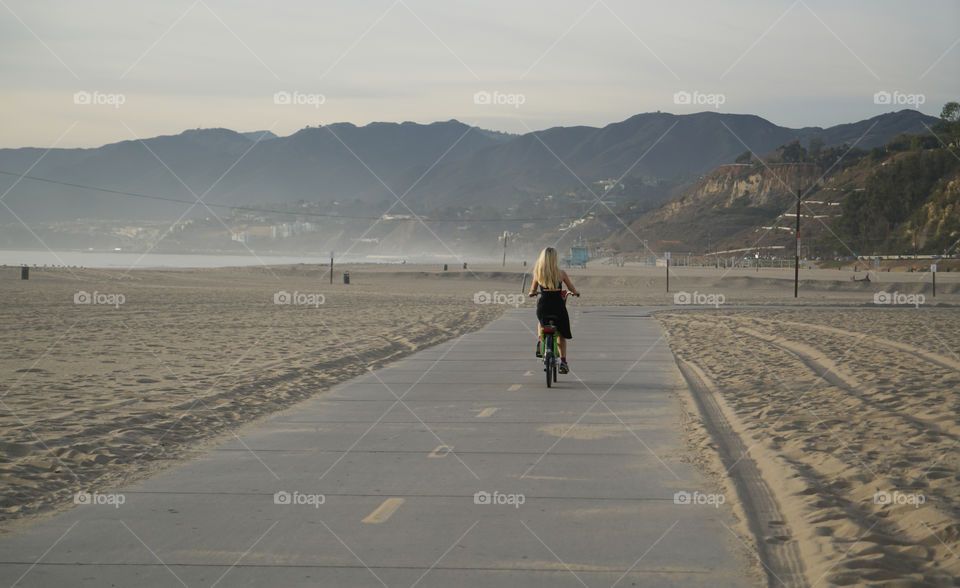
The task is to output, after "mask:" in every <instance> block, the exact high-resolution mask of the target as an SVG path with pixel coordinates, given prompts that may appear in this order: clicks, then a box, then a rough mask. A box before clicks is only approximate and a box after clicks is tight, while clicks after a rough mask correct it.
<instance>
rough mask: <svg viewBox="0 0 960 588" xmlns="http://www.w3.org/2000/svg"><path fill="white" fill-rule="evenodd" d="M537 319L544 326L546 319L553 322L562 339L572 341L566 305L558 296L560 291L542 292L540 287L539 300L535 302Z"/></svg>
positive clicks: (561, 297) (560, 296)
mask: <svg viewBox="0 0 960 588" xmlns="http://www.w3.org/2000/svg"><path fill="white" fill-rule="evenodd" d="M537 319H538V320H539V321H540V324H541V325H545V324H547V322H548V319H552V320H553V324H554V325H556V327H557V331H559V332H560V336H561V337H563V338H564V339H573V333H571V332H570V316H569V315H568V314H567V305H566V303H565V302H564V300H563V296H562V295H561V294H560V290H544V289H543V286H540V298H539V299H538V300H537Z"/></svg>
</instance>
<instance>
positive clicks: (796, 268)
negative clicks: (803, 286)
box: [793, 188, 802, 298]
mask: <svg viewBox="0 0 960 588" xmlns="http://www.w3.org/2000/svg"><path fill="white" fill-rule="evenodd" d="M801 198H802V195H801V193H800V188H797V256H796V258H795V260H794V263H793V297H794V298H796V297H797V295H798V293H799V291H800V200H801Z"/></svg>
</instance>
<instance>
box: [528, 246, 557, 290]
mask: <svg viewBox="0 0 960 588" xmlns="http://www.w3.org/2000/svg"><path fill="white" fill-rule="evenodd" d="M533 279H534V280H536V281H537V283H538V284H540V286H541V287H543V288H544V289H546V290H555V289H557V288H559V287H560V266H559V265H558V263H557V250H556V249H554V248H553V247H547V248H545V249H544V250H543V251H541V252H540V257H538V258H537V263H536V265H534V266H533Z"/></svg>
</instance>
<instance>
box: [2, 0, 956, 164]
mask: <svg viewBox="0 0 960 588" xmlns="http://www.w3.org/2000/svg"><path fill="white" fill-rule="evenodd" d="M100 6H101V7H100V8H99V9H98V10H95V11H91V10H89V9H87V8H86V7H81V6H79V5H75V4H72V3H68V2H54V3H53V4H52V5H50V4H44V5H36V4H33V3H29V2H25V1H23V0H19V1H8V2H4V3H3V7H0V14H3V15H4V18H2V19H0V32H2V36H0V39H2V41H0V43H2V47H3V49H4V52H3V54H4V55H5V58H4V60H3V61H4V72H5V84H4V87H3V88H2V89H0V107H2V108H0V112H2V113H3V114H2V115H0V116H2V117H3V118H2V121H3V124H4V128H5V131H6V132H5V134H4V137H3V138H2V140H0V147H9V148H16V147H24V146H32V147H51V146H56V147H94V146H99V145H103V144H107V143H113V142H117V141H122V140H129V139H136V138H141V137H151V136H157V135H171V134H178V133H180V132H182V131H183V130H185V129H192V128H218V127H223V128H229V129H233V130H236V131H239V132H248V131H256V130H271V131H273V132H274V133H276V134H277V135H280V136H285V135H289V134H291V133H294V132H296V131H297V130H299V129H301V128H304V127H306V126H316V125H318V124H330V123H332V122H351V123H353V124H356V125H358V126H364V125H366V124H368V123H370V122H403V121H412V122H418V123H430V122H435V121H445V120H450V119H456V120H459V121H461V122H463V123H465V124H468V125H473V126H478V127H481V128H485V129H490V130H495V131H503V132H509V133H517V134H522V133H526V132H530V131H534V130H541V129H545V128H550V127H554V126H572V125H587V126H594V127H601V126H604V125H606V124H609V123H612V122H617V121H621V120H624V119H626V118H628V117H630V116H633V115H635V114H639V113H644V112H655V111H658V110H659V111H664V112H672V113H675V114H689V113H693V112H699V111H704V110H712V111H720V112H735V113H743V114H755V115H758V116H761V117H763V118H765V119H767V120H769V121H771V122H773V123H775V124H777V125H780V126H785V127H792V128H799V127H807V126H820V127H829V126H832V125H835V124H841V123H848V122H855V121H858V120H863V119H867V118H870V117H872V116H876V115H878V114H882V113H884V112H890V111H893V110H901V109H903V108H914V109H916V110H919V111H921V112H923V113H925V114H929V115H933V116H936V115H938V114H939V112H940V108H941V107H942V105H943V104H944V103H945V102H947V101H950V100H955V99H956V98H957V96H956V95H955V94H956V87H955V86H956V84H955V80H956V79H957V77H958V76H957V74H958V73H960V72H958V68H957V59H956V53H957V52H958V51H960V49H958V48H957V45H958V42H960V39H958V38H957V33H956V30H955V23H956V22H958V21H960V5H958V4H956V3H953V2H949V1H931V2H927V3H924V4H923V7H924V10H918V9H917V7H916V6H911V5H906V4H903V3H894V2H884V3H876V2H852V3H845V4H843V5H841V6H835V5H831V4H829V3H826V2H817V1H803V0H795V1H793V2H789V1H783V2H760V1H749V2H742V3H740V4H739V5H738V6H737V8H736V9H731V8H730V7H729V6H721V5H716V4H714V3H706V2H705V3H700V4H697V5H696V6H695V7H694V8H691V7H690V6H689V5H684V6H669V5H667V6H656V7H652V8H648V7H644V6H638V5H634V4H632V3H626V2H616V1H612V0H608V1H601V0H596V1H594V2H573V1H563V2H557V3H553V4H551V5H550V7H549V11H546V10H543V9H541V8H539V7H537V6H532V5H529V4H517V3H505V2H504V3H494V4H492V5H491V4H490V3H483V4H467V5H463V4H457V5H456V6H452V5H449V4H446V3H442V2H437V1H435V0H431V1H423V2H409V1H406V2H405V1H402V0H393V1H388V0H384V1H382V2H377V3H375V4H370V5H367V4H365V5H333V6H315V5H314V4H312V3H308V2H302V1H297V2H289V3H285V4H284V5H283V6H280V7H269V8H262V7H261V6H259V5H255V4H247V5H242V6H237V5H233V4H229V3H226V2H223V1H215V0H210V1H203V0H195V1H192V2H187V1H185V2H182V3H177V4H169V5H168V4H154V3H144V2H127V3H125V2H119V1H115V0H111V1H110V2H106V3H103V4H101V5H100ZM951 63H953V64H954V65H950V64H951ZM678 92H688V93H690V94H691V95H692V96H693V99H692V100H690V101H689V102H687V103H683V102H681V103H677V102H676V100H677V99H676V98H675V96H676V94H677V93H678ZM877 92H889V93H890V94H892V96H893V100H892V102H887V103H877V102H876V100H875V99H874V95H875V94H876V93H877ZM78 93H80V95H81V97H80V98H77V96H76V95H77V94H78ZM83 93H86V98H84V97H83ZM282 93H287V96H288V97H289V99H288V100H287V101H284V99H283V98H282ZM478 93H480V94H482V93H487V95H488V96H489V97H490V99H489V100H487V101H484V99H483V98H482V96H481V98H478V97H477V96H478ZM278 95H281V98H279V99H278V98H277V96H278ZM898 100H900V102H897V101H898ZM918 101H921V102H919V103H918ZM98 102H99V103H98Z"/></svg>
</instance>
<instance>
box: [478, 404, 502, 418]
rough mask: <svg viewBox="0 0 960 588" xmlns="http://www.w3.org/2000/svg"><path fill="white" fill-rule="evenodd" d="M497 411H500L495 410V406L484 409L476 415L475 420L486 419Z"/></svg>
mask: <svg viewBox="0 0 960 588" xmlns="http://www.w3.org/2000/svg"><path fill="white" fill-rule="evenodd" d="M498 410H500V409H499V408H497V407H496V406H491V407H490V408H485V409H483V410H481V411H480V414H478V415H477V418H478V419H485V418H487V417H489V416H492V415H493V413H495V412H497V411H498Z"/></svg>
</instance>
